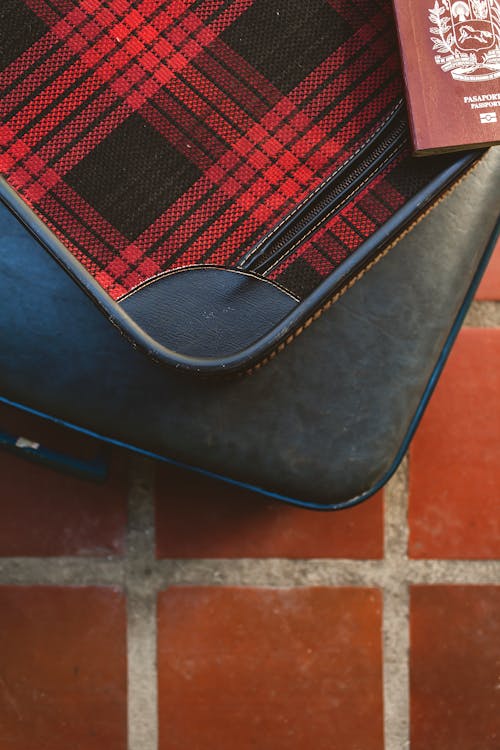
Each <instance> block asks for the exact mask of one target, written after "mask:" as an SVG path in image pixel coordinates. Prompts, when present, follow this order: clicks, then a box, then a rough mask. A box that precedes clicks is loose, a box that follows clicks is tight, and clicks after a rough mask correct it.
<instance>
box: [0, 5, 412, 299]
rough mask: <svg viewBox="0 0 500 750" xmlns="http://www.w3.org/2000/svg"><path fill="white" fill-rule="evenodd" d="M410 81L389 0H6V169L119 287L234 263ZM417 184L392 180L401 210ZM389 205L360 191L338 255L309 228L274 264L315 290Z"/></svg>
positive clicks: (0, 82) (296, 285) (333, 239)
mask: <svg viewBox="0 0 500 750" xmlns="http://www.w3.org/2000/svg"><path fill="white" fill-rule="evenodd" d="M401 95H402V83H401V77H400V69H399V59H398V53H397V45H396V37H395V31H394V28H393V21H392V13H391V3H390V0H1V4H0V113H1V117H0V149H1V152H0V171H1V172H2V173H3V174H4V175H5V176H6V177H7V179H8V181H9V183H10V184H11V185H12V187H13V188H15V189H16V190H17V191H18V192H19V194H20V195H21V196H22V197H23V198H24V200H25V201H26V202H27V203H28V204H29V205H30V206H31V207H32V208H33V209H34V210H35V212H36V213H37V214H38V215H39V216H40V217H41V218H42V219H43V221H44V222H45V223H46V224H47V225H48V226H50V227H51V228H52V230H53V231H54V232H55V233H56V234H57V235H58V236H59V238H60V239H61V240H62V241H63V243H64V244H65V245H66V246H67V247H68V248H69V249H70V251H71V252H72V253H73V254H74V255H75V256H76V257H77V258H78V259H79V260H80V262H81V263H82V264H83V265H84V266H85V267H86V268H87V270H89V271H90V272H91V273H92V274H93V276H94V277H95V278H96V279H97V281H98V282H99V283H100V284H101V285H102V286H103V287H104V288H105V289H106V291H107V292H108V293H109V294H110V295H111V296H112V297H113V298H115V299H119V298H120V296H121V295H123V294H124V293H126V292H128V291H130V290H131V289H133V288H134V287H136V286H137V285H138V284H140V283H142V282H144V281H145V280H147V279H150V278H152V277H154V276H156V275H158V274H160V273H162V272H164V271H165V270H168V269H174V268H178V267H184V266H189V265H193V264H200V263H201V264H216V265H221V266H234V265H235V264H236V263H237V261H238V259H239V258H241V257H242V256H243V255H244V254H245V253H246V252H248V250H250V249H251V248H252V247H253V245H254V244H255V243H256V242H257V241H258V240H259V239H261V238H262V237H263V236H264V235H265V234H266V233H267V232H269V231H270V230H271V229H272V227H273V226H275V225H276V223H277V222H279V221H280V220H281V219H282V218H283V217H285V216H286V215H287V214H288V213H289V212H290V211H291V210H292V209H293V208H294V206H296V205H297V203H298V202H300V201H302V200H303V199H304V198H305V197H306V196H307V195H308V194H310V193H311V191H313V190H314V189H315V188H316V187H317V186H318V185H319V184H320V183H321V182H322V181H323V180H324V179H325V178H327V177H328V176H329V175H330V174H331V173H332V172H333V171H334V169H335V168H336V167H337V166H338V165H339V164H341V163H342V162H343V161H344V160H345V159H347V158H348V157H349V156H350V155H351V154H352V153H353V151H354V150H355V149H356V148H357V146H358V145H359V144H360V143H361V142H363V141H364V140H365V139H366V138H367V137H369V135H370V134H371V133H372V132H373V131H374V130H375V128H376V127H377V125H378V123H379V122H380V121H381V119H382V118H383V117H384V116H386V115H387V114H388V113H389V112H390V111H391V109H392V108H393V107H394V104H395V102H396V101H397V100H398V98H399V97H401ZM388 184H389V183H388V182H387V175H384V176H383V178H382V180H381V181H380V182H379V184H378V186H377V185H374V186H373V188H370V190H369V191H367V192H366V194H364V195H363V196H362V197H361V198H360V200H359V201H358V205H359V206H361V205H365V204H366V205H368V204H369V203H370V201H377V200H378V198H377V196H378V194H379V192H380V190H381V187H379V186H381V185H384V186H385V185H388ZM384 190H385V187H384ZM372 192H374V195H371V193H372ZM406 197H407V195H406V193H405V190H404V189H403V190H401V189H400V188H398V187H397V186H395V185H392V187H391V189H390V190H388V191H387V192H384V199H383V204H384V206H385V207H386V208H387V213H391V212H393V211H394V210H395V209H396V208H397V207H398V206H399V205H400V204H401V203H402V202H403V201H404V200H405V199H406ZM377 210H378V213H377V212H375V211H374V212H371V213H370V212H368V218H367V217H366V216H365V214H364V213H363V209H362V208H359V207H352V209H351V208H350V209H349V211H350V212H351V213H350V214H349V215H348V212H345V214H344V215H343V216H342V219H341V221H342V222H343V224H342V225H341V224H339V223H338V222H337V223H336V224H335V226H329V227H328V230H327V231H322V233H321V239H315V242H316V243H319V244H318V248H320V247H321V250H320V251H319V250H318V252H319V255H320V256H321V258H322V259H321V260H318V258H319V256H318V253H317V252H316V250H315V251H314V252H313V251H312V249H311V245H310V244H309V245H308V246H307V248H301V249H300V251H299V252H298V254H297V255H296V257H294V258H291V259H289V260H287V262H286V263H285V264H284V266H283V267H280V268H278V269H274V271H273V275H274V278H276V279H277V280H278V281H280V283H282V284H284V285H285V286H286V287H287V288H288V289H291V290H294V291H297V290H299V289H300V290H301V293H306V292H307V291H308V290H309V289H310V288H312V286H314V285H315V284H316V283H317V280H318V279H321V278H322V277H323V276H324V275H325V274H328V273H330V272H331V270H332V269H333V268H334V267H335V265H336V264H337V263H338V262H341V260H342V258H343V257H345V254H346V253H348V252H351V251H352V249H354V247H355V246H356V244H359V243H360V242H361V241H362V238H363V236H364V235H365V234H366V232H367V231H368V230H369V228H371V227H375V226H377V224H380V222H383V220H384V216H385V215H386V214H384V211H383V210H380V208H379V207H378V206H377ZM339 221H340V220H339ZM349 222H351V223H352V224H353V229H352V232H353V235H354V236H355V238H356V239H355V240H352V241H351V240H348V241H346V239H345V232H346V231H347V230H346V228H345V227H346V226H348V223H349ZM344 225H345V226H344ZM339 226H341V235H339V236H338V237H337V233H338V232H339V231H340V230H338V228H337V227H339ZM360 227H362V231H359V228H360ZM327 237H328V238H329V239H327ZM306 278H307V279H308V280H307V282H306V281H305V279H306Z"/></svg>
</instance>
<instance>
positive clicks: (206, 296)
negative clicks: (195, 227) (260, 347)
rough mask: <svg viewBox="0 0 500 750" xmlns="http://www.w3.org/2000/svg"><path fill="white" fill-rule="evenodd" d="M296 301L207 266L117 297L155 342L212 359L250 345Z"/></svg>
mask: <svg viewBox="0 0 500 750" xmlns="http://www.w3.org/2000/svg"><path fill="white" fill-rule="evenodd" d="M297 304H298V301H297V300H296V299H295V298H294V297H292V296H291V295H290V294H288V293H287V292H285V291H284V290H282V289H280V287H278V286H276V285H275V284H273V283H271V282H269V281H265V280H264V279H261V278H258V277H257V276H253V275H251V274H248V273H244V272H241V271H233V270H229V269H223V268H214V267H210V266H205V267H200V266H197V267H194V268H187V269H182V270H179V271H173V272H171V273H168V274H165V275H164V276H160V277H158V278H156V279H154V280H153V281H151V282H149V283H147V284H145V285H144V286H142V287H139V288H138V289H136V290H135V291H133V292H131V293H130V294H129V295H127V296H126V297H125V298H123V299H122V300H121V301H120V305H121V307H122V308H123V310H124V311H125V312H126V313H127V314H128V315H129V316H130V317H131V318H132V319H133V321H134V322H135V323H136V324H137V325H139V326H140V327H141V328H142V329H143V330H144V331H145V332H146V333H147V334H148V335H149V336H151V337H152V338H153V339H155V340H156V341H157V342H158V343H159V344H162V345H163V346H165V347H167V348H168V349H171V350H173V351H175V352H177V353H178V354H182V355H185V356H189V357H210V358H220V357H228V356H231V355H234V354H237V353H238V352H240V351H241V350H242V349H245V347H247V346H250V345H251V344H254V343H255V342H256V341H258V340H259V339H260V338H261V337H262V336H264V335H265V334H266V333H269V331H271V330H272V329H273V328H274V327H275V326H276V325H277V324H278V323H279V322H280V321H281V320H282V319H283V318H284V317H285V316H286V315H287V314H288V313H290V312H291V311H292V310H293V309H294V308H295V307H296V306H297Z"/></svg>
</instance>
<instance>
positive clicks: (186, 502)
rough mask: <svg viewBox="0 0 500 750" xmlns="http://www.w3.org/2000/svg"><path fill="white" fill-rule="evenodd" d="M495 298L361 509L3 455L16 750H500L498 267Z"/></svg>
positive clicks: (42, 428)
mask: <svg viewBox="0 0 500 750" xmlns="http://www.w3.org/2000/svg"><path fill="white" fill-rule="evenodd" d="M480 297H481V301H477V302H476V303H475V305H474V307H473V310H472V312H471V315H470V318H469V327H468V328H467V329H465V330H464V331H463V332H462V333H461V335H460V338H459V341H458V343H457V346H456V347H455V350H454V352H453V354H452V356H451V358H450V361H449V363H448V365H447V368H446V372H445V374H444V377H443V378H442V380H441V382H440V384H439V385H438V388H437V391H436V393H435V396H434V398H433V400H432V403H431V406H430V407H429V410H428V411H427V413H426V415H425V417H424V419H423V422H422V425H421V427H420V430H419V432H418V434H417V437H416V439H415V441H414V444H413V446H412V449H411V451H410V457H409V460H406V461H405V462H404V464H403V465H402V467H401V469H400V470H399V471H398V473H397V475H396V476H395V478H394V479H393V480H392V481H391V482H390V484H389V485H388V487H387V489H386V490H385V492H384V494H383V496H382V495H379V496H377V497H376V498H374V499H373V500H371V501H369V502H368V503H366V504H365V505H363V506H361V507H359V508H356V509H353V510H351V511H347V512H343V513H341V514H326V515H325V514H315V513H309V512H306V511H303V510H297V509H293V508H289V507H286V506H283V505H278V504H275V503H273V502H270V501H269V500H266V499H264V498H262V497H259V496H254V495H252V494H251V493H249V492H246V491H243V490H238V489H235V488H233V487H228V486H225V485H221V484H218V483H216V482H214V481H212V480H208V479H204V478H200V477H198V476H195V475H191V474H185V473H184V472H181V471H180V470H177V469H172V468H168V467H158V466H156V467H155V466H153V465H152V464H150V463H149V462H147V461H144V460H142V459H141V460H139V459H131V458H130V457H129V456H128V455H127V454H123V453H120V452H116V451H115V452H114V453H113V461H112V466H111V473H110V476H109V478H108V480H107V481H106V482H105V483H104V484H102V485H94V484H91V483H88V482H87V481H84V480H80V479H75V478H73V477H70V476H64V475H61V474H57V473H55V472H54V471H52V470H50V469H46V468H41V467H38V466H35V465H34V464H30V463H28V462H26V461H23V460H20V459H18V458H15V457H13V456H12V455H11V454H9V453H6V452H0V472H1V474H0V476H1V483H0V487H1V495H0V509H1V523H0V750H59V748H75V749H76V750H79V749H80V748H81V750H101V748H102V750H115V748H116V750H125V749H126V748H128V749H129V750H156V749H157V748H160V750H197V748H199V749H200V750H223V749H224V748H226V747H227V748H231V749H232V748H238V750H239V748H242V750H245V748H258V749H259V750H280V749H281V748H287V750H302V749H303V748H304V749H305V748H318V749H321V748H328V750H351V749H352V750H354V748H360V749H362V750H372V749H377V750H403V748H405V747H411V750H421V748H422V750H423V749H424V748H425V750H433V749H434V748H436V750H437V749H438V748H439V750H498V749H499V748H500V682H499V680H500V630H499V623H500V560H499V558H500V555H499V552H500V468H499V467H500V460H499V456H500V374H499V373H500V312H499V309H498V305H497V303H496V302H495V300H500V263H498V254H497V258H496V260H495V263H494V264H493V265H492V266H491V268H490V271H489V272H488V277H487V279H486V281H485V282H484V284H483V287H482V290H481V293H480ZM478 326H480V327H478ZM0 427H1V428H2V429H6V430H10V431H11V432H14V433H15V434H22V435H24V436H25V437H29V438H31V439H35V440H42V441H43V442H47V443H48V444H50V445H53V446H55V447H59V448H62V449H63V450H66V451H74V452H76V453H78V454H79V455H84V456H92V455H93V454H94V453H95V452H96V451H97V450H98V446H97V445H96V444H95V443H94V442H93V441H90V440H87V439H83V438H80V437H75V436H68V435H67V433H65V432H62V431H61V430H60V428H56V427H48V426H47V425H43V424H41V423H40V422H39V421H38V420H36V419H34V418H32V417H26V416H23V415H20V414H17V413H14V412H12V411H10V410H7V409H5V408H2V409H0Z"/></svg>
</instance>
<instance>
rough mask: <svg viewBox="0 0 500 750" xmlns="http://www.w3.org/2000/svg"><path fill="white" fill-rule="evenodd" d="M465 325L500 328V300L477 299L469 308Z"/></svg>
mask: <svg viewBox="0 0 500 750" xmlns="http://www.w3.org/2000/svg"><path fill="white" fill-rule="evenodd" d="M464 326H466V327H470V328H500V302H489V301H487V300H476V301H475V302H473V303H472V305H471V306H470V308H469V312H468V313H467V317H466V318H465V322H464Z"/></svg>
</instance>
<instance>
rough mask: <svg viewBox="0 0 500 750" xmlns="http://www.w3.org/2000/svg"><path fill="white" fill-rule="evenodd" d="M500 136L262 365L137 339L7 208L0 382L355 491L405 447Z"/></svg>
mask: <svg viewBox="0 0 500 750" xmlns="http://www.w3.org/2000/svg"><path fill="white" fill-rule="evenodd" d="M499 196H500V149H498V148H497V149H492V150H490V152H489V153H488V155H487V157H486V158H485V159H484V160H483V161H482V162H481V163H480V164H479V165H478V166H477V167H476V169H475V171H474V172H473V173H472V174H471V175H469V176H468V177H467V178H466V179H465V180H464V181H463V182H462V184H461V185H459V186H458V187H457V188H456V189H455V191H454V193H453V195H452V196H451V197H449V198H447V199H446V200H445V201H444V202H443V203H442V204H441V205H440V206H439V207H438V208H436V209H434V211H433V212H432V213H431V215H430V216H429V217H428V218H427V219H425V220H424V221H423V222H422V223H421V224H420V225H419V226H418V227H417V228H415V229H414V230H413V231H412V232H411V234H410V235H409V236H408V237H406V238H405V239H404V240H403V241H401V242H400V243H399V245H398V246H397V247H396V248H395V249H394V250H393V251H391V253H390V254H389V255H388V256H387V257H386V258H385V259H383V260H382V261H381V262H380V263H379V264H378V265H377V266H376V267H375V268H373V269H372V270H371V271H370V272H369V273H368V274H367V275H366V276H365V277H364V278H363V279H362V280H361V281H359V282H358V283H357V284H356V285H355V286H354V287H353V288H352V289H351V290H350V291H349V292H348V293H347V294H346V295H345V296H344V297H343V299H342V300H341V301H340V302H338V303H337V304H336V305H334V306H333V307H332V308H331V309H330V310H329V311H328V313H325V315H324V316H323V317H322V318H321V319H320V320H318V321H317V322H316V323H315V324H314V325H313V326H311V327H310V328H309V329H308V330H307V331H306V332H305V333H304V334H303V335H302V336H300V337H299V338H298V339H297V340H296V341H295V342H294V343H293V344H292V345H291V346H290V347H288V348H287V349H286V350H285V351H284V352H282V353H281V354H280V355H279V356H278V357H277V358H276V359H275V360H273V361H272V362H271V363H270V364H268V365H266V366H265V367H264V368H262V369H261V370H260V371H258V372H257V373H256V374H255V375H253V376H250V377H242V378H235V379H232V380H203V379H199V378H196V377H193V376H188V375H185V374H180V373H175V372H173V371H171V370H169V369H166V368H161V367H158V366H155V365H153V364H152V363H151V362H150V361H149V360H148V359H147V358H146V357H145V356H144V355H142V354H140V353H139V352H136V351H134V350H132V349H131V347H130V345H129V344H128V343H127V342H126V341H124V340H123V339H121V338H120V336H119V334H118V333H117V331H116V330H114V329H113V328H112V327H111V326H110V325H109V323H107V322H106V321H105V320H104V319H103V317H102V315H101V314H100V313H99V311H98V310H97V309H95V308H94V307H93V305H92V303H91V302H90V301H89V300H88V299H87V298H86V296H85V295H84V294H83V293H82V292H81V291H80V290H79V289H78V288H77V287H76V286H75V284H74V283H73V282H72V281H71V279H69V277H68V276H67V275H66V274H65V273H64V272H62V271H61V270H60V269H59V268H58V267H57V265H56V264H55V262H54V261H53V260H52V259H51V258H50V257H49V256H48V255H47V253H45V251H43V250H41V249H40V248H39V247H38V246H37V244H36V242H34V241H33V240H32V239H31V238H29V237H28V235H27V234H26V233H25V230H23V229H22V228H21V227H20V225H19V224H18V223H17V222H16V220H15V219H12V218H11V217H9V216H7V214H6V213H5V211H4V210H2V213H1V215H0V222H1V227H2V239H1V242H0V319H1V327H0V394H1V395H3V396H5V397H7V398H10V399H13V400H15V401H18V402H21V403H24V404H27V405H29V406H31V407H34V408H37V409H39V410H41V411H44V412H48V413H50V414H53V415H56V416H58V417H60V418H63V419H66V420H68V421H71V422H73V423H75V424H77V425H80V426H84V427H86V428H89V429H92V430H95V431H97V432H99V433H102V434H103V435H107V436H111V437H114V438H117V439H120V440H123V441H125V442H128V443H131V444H133V445H136V446H138V447H140V448H143V449H147V450H150V451H153V452H155V453H159V454H161V455H163V456H168V457H170V458H174V459H177V460H181V461H184V462H186V463H188V464H191V465H194V466H199V467H202V468H204V469H208V470H211V471H214V472H217V473H219V474H224V475H227V476H229V477H231V478H233V479H236V480H240V481H244V482H248V483H250V484H253V485H256V486H257V487H262V488H265V489H266V490H268V491H274V492H277V493H280V494H283V495H287V496H289V497H292V498H296V499H299V500H302V501H310V502H316V503H321V504H325V505H329V504H333V503H335V502H341V501H344V500H347V499H349V498H352V497H355V496H357V495H359V494H360V493H362V492H364V491H365V490H367V489H369V488H370V487H371V486H373V484H374V483H375V482H377V480H378V479H380V478H381V477H382V476H383V475H384V474H385V472H386V471H387V470H388V468H389V467H390V466H391V464H392V463H393V461H394V458H395V456H396V454H397V452H398V449H399V446H400V445H401V442H402V440H403V437H404V435H405V433H406V431H407V428H408V425H409V423H410V421H411V418H412V416H413V415H414V413H415V411H416V409H417V407H418V404H419V402H420V399H421V397H422V392H423V390H424V387H425V385H426V383H427V381H428V378H429V376H430V374H431V372H432V369H433V368H434V365H435V363H436V360H437V358H438V356H439V353H440V351H441V349H442V346H443V343H444V341H445V340H446V337H447V335H448V332H449V330H450V327H451V326H452V323H453V321H454V319H455V317H456V314H457V311H458V310H459V308H460V305H461V303H462V300H463V297H464V295H465V293H466V290H467V288H468V287H469V284H470V281H471V278H472V276H473V274H474V271H475V269H476V267H477V264H478V262H479V259H480V257H481V255H482V253H483V250H484V246H485V244H486V242H487V238H488V236H489V234H490V232H491V230H492V228H493V225H494V223H495V218H496V215H497V213H498V211H499V209H500V205H499V204H500V198H499Z"/></svg>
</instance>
